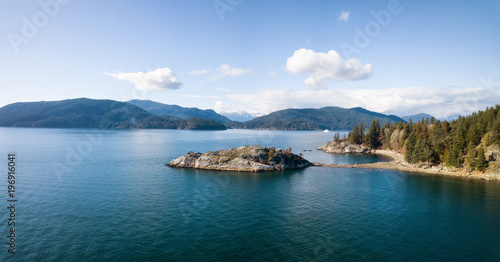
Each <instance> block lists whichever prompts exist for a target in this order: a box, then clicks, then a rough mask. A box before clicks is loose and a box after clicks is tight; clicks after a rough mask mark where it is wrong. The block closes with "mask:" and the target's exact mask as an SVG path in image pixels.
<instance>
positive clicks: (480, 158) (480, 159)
mask: <svg viewBox="0 0 500 262" xmlns="http://www.w3.org/2000/svg"><path fill="white" fill-rule="evenodd" d="M487 167H488V162H486V158H485V157H484V148H483V147H482V146H481V147H480V148H479V150H478V152H477V160H476V169H477V170H479V171H484V170H485V169H486V168H487Z"/></svg>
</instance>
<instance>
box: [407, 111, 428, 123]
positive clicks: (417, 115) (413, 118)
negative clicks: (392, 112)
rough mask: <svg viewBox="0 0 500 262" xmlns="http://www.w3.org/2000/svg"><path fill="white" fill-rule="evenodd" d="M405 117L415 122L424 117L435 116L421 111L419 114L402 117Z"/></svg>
mask: <svg viewBox="0 0 500 262" xmlns="http://www.w3.org/2000/svg"><path fill="white" fill-rule="evenodd" d="M401 118H403V119H404V120H405V121H406V122H408V121H410V119H411V120H412V121H413V122H418V121H420V120H422V119H426V118H429V119H431V118H433V116H431V115H429V114H425V113H419V114H416V115H412V116H403V117H401Z"/></svg>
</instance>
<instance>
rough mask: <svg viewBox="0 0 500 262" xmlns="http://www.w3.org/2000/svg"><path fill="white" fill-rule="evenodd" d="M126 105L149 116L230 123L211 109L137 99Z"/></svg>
mask: <svg viewBox="0 0 500 262" xmlns="http://www.w3.org/2000/svg"><path fill="white" fill-rule="evenodd" d="M128 103H130V104H133V105H136V106H138V107H140V108H142V109H144V110H146V111H148V112H150V113H151V114H154V115H158V116H162V115H168V116H172V117H176V118H180V119H184V120H187V119H190V118H193V117H197V118H203V119H211V120H215V121H217V122H219V123H226V122H229V121H231V120H229V119H228V118H227V117H225V116H223V115H219V114H217V113H216V112H215V111H214V110H212V109H205V110H201V109H199V108H195V107H191V108H190V107H181V106H178V105H166V104H162V103H158V102H154V101H151V100H138V99H135V100H130V101H128Z"/></svg>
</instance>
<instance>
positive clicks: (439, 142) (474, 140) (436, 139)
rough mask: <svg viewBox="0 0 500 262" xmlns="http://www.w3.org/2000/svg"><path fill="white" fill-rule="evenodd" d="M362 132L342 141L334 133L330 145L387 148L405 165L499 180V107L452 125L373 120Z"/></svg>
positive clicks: (446, 122)
mask: <svg viewBox="0 0 500 262" xmlns="http://www.w3.org/2000/svg"><path fill="white" fill-rule="evenodd" d="M364 129H365V127H364V126H360V127H355V128H354V129H353V130H352V131H351V132H350V133H349V135H348V138H347V139H345V140H344V139H342V140H341V139H340V135H339V134H338V133H337V134H336V135H334V142H333V143H330V144H331V145H339V144H342V143H343V142H347V141H348V142H349V144H354V145H359V144H363V145H365V146H367V147H369V148H371V149H380V148H385V149H391V150H394V151H396V152H398V153H401V154H402V155H404V160H405V161H406V162H408V163H409V164H414V165H421V166H446V167H448V168H450V169H451V170H453V169H456V168H458V169H462V170H463V171H464V172H465V173H467V174H472V173H474V172H477V173H479V174H483V173H484V174H485V176H488V177H498V178H500V105H496V106H495V107H489V108H486V109H485V110H484V111H478V112H475V113H472V114H471V115H468V116H466V117H459V118H458V119H457V120H455V121H452V122H448V121H443V122H441V121H439V120H436V119H434V118H432V119H424V120H423V121H422V120H419V121H415V122H412V123H396V124H393V125H389V124H386V125H385V126H383V127H381V126H380V125H379V123H378V122H377V121H374V122H373V123H372V124H371V126H370V128H369V130H368V133H366V134H365V132H363V130H364ZM330 144H327V147H328V146H329V145H330ZM332 148H333V147H331V146H330V148H329V149H328V150H332Z"/></svg>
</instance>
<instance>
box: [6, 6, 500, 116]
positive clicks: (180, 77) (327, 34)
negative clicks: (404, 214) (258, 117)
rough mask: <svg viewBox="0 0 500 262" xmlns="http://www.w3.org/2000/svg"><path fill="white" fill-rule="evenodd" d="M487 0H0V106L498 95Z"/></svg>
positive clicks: (499, 38) (400, 111)
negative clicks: (88, 100) (94, 101)
mask: <svg viewBox="0 0 500 262" xmlns="http://www.w3.org/2000/svg"><path fill="white" fill-rule="evenodd" d="M499 12H500V2H498V1H439V2H437V1H418V0H411V1H410V0H401V1H394V0H391V1H293V0H292V1H257V0H252V1H250V0H215V1H213V0H199V1H197V0H196V1H195V0H193V1H183V0H178V1H177V0H176V1H173V0H172V1H118V0H109V1H96V0H86V1H82V0H59V1H58V0H41V1H18V0H3V1H1V2H0V21H1V23H0V36H2V39H1V40H0V57H1V60H0V72H1V73H0V76H1V78H0V79H1V88H2V90H3V95H2V96H0V106H3V105H6V104H9V103H13V102H18V101H41V100H46V101H47V100H61V99H68V98H77V97H89V98H97V99H114V100H120V101H126V100H130V99H150V100H154V101H158V102H163V103H167V104H178V105H181V106H189V107H199V108H213V109H215V110H216V111H218V112H235V111H239V110H245V111H248V112H250V113H261V114H263V113H269V112H272V111H275V110H279V109H284V108H290V107H294V108H305V107H313V108H319V107H323V106H340V107H355V106H361V107H364V108H367V109H369V110H374V111H377V112H384V113H393V114H397V115H407V114H414V113H419V112H426V113H430V114H433V115H435V116H437V117H445V116H448V115H451V114H453V113H459V114H467V113H470V112H472V111H474V110H479V109H484V108H485V107H486V106H491V105H494V104H495V103H498V101H500V91H499V89H500V52H499V51H498V47H499V46H500V27H499V26H498V25H500V21H499V20H500V18H499V16H498V14H499Z"/></svg>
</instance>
